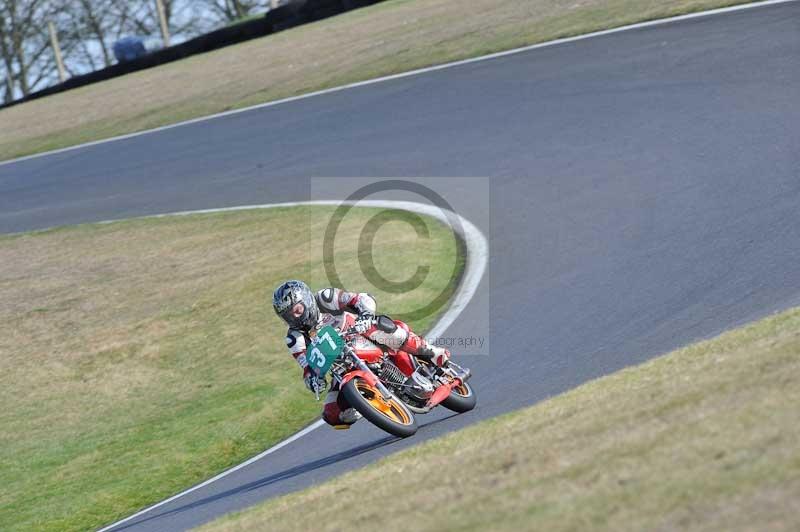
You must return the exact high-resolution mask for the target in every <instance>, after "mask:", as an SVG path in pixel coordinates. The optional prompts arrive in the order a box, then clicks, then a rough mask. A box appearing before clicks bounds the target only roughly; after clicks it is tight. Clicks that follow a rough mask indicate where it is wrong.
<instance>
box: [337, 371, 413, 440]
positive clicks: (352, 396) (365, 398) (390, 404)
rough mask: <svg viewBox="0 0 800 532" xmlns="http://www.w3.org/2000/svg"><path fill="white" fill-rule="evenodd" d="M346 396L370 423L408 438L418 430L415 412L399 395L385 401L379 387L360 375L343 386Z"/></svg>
mask: <svg viewBox="0 0 800 532" xmlns="http://www.w3.org/2000/svg"><path fill="white" fill-rule="evenodd" d="M342 393H343V394H344V398H345V399H346V400H347V402H348V403H350V406H352V407H353V408H355V409H356V410H358V411H359V412H360V413H361V415H362V416H364V417H365V418H366V419H367V420H368V421H369V422H370V423H372V424H373V425H375V426H376V427H378V428H380V429H382V430H385V431H386V432H388V433H389V434H392V435H394V436H397V437H400V438H408V437H409V436H413V435H414V434H415V433H416V432H417V421H416V419H414V414H413V413H412V412H411V410H409V409H408V407H407V406H406V405H405V404H404V403H403V402H402V401H401V400H400V399H398V398H397V397H395V396H391V397H390V398H389V400H388V401H385V400H384V399H383V397H382V396H381V393H380V392H379V391H378V389H377V388H375V387H374V386H372V385H370V384H369V383H368V382H367V381H365V380H364V379H362V378H360V377H355V378H353V379H352V380H349V381H348V382H347V384H345V385H344V386H342Z"/></svg>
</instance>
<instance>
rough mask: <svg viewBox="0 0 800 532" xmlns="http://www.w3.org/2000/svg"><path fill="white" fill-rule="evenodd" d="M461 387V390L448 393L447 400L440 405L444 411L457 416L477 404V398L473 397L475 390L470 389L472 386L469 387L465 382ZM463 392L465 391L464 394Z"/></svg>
mask: <svg viewBox="0 0 800 532" xmlns="http://www.w3.org/2000/svg"><path fill="white" fill-rule="evenodd" d="M461 387H462V389H461V390H459V389H458V388H456V389H454V390H453V391H452V392H450V395H448V396H447V399H445V400H444V401H442V402H441V403H440V404H441V405H442V406H443V407H445V408H446V409H448V410H452V411H453V412H458V413H459V414H463V413H464V412H469V411H470V410H472V409H473V408H475V405H477V404H478V397H477V396H476V395H475V390H473V389H472V386H470V385H469V383H468V382H465V383H464V384H462V385H461ZM464 391H466V394H465V393H464Z"/></svg>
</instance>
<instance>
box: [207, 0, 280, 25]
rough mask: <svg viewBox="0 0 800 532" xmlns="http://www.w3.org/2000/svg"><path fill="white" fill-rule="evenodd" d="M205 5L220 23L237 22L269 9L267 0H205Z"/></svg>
mask: <svg viewBox="0 0 800 532" xmlns="http://www.w3.org/2000/svg"><path fill="white" fill-rule="evenodd" d="M205 4H206V5H207V6H208V8H209V10H210V11H211V12H212V13H214V14H216V16H217V17H218V18H219V20H220V21H221V22H232V21H234V20H239V19H241V18H244V17H247V16H249V15H252V14H254V13H256V12H258V11H266V10H267V9H269V7H270V1H269V0H260V1H259V0H205Z"/></svg>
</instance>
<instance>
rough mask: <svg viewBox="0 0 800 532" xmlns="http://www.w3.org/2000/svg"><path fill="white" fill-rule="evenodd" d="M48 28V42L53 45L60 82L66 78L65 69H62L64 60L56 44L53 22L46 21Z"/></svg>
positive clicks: (56, 36)
mask: <svg viewBox="0 0 800 532" xmlns="http://www.w3.org/2000/svg"><path fill="white" fill-rule="evenodd" d="M47 27H48V29H49V30H50V44H51V45H52V46H53V53H54V54H55V56H56V65H58V79H59V80H60V81H61V83H64V82H65V81H66V80H67V71H66V70H65V69H64V60H63V59H62V58H61V45H59V44H58V35H57V34H56V27H55V25H53V22H52V21H50V22H48V23H47Z"/></svg>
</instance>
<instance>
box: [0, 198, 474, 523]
mask: <svg viewBox="0 0 800 532" xmlns="http://www.w3.org/2000/svg"><path fill="white" fill-rule="evenodd" d="M331 212H332V210H331V208H327V207H326V208H320V207H316V208H313V209H312V208H295V209H271V210H261V211H244V212H236V213H227V214H214V215H195V216H187V217H171V218H163V219H143V220H134V221H128V222H120V223H113V224H97V225H85V226H77V227H70V228H64V229H56V230H52V231H45V232H39V233H31V234H23V235H15V236H4V237H0V265H2V268H1V269H0V329H1V330H0V401H1V402H2V404H3V409H2V411H0V424H1V425H2V427H3V431H2V433H0V484H2V486H3V489H2V490H0V529H2V530H32V529H36V530H59V531H60V530H87V529H91V528H93V527H98V526H99V525H102V524H104V523H108V522H110V521H112V520H114V519H115V518H119V517H123V516H125V515H127V514H130V513H132V512H133V511H134V510H136V509H138V508H140V507H142V506H145V505H147V504H149V503H153V502H155V501H157V500H159V499H161V498H163V497H165V496H168V495H170V494H173V493H175V492H177V491H179V490H180V489H182V488H185V487H188V486H189V485H191V484H193V483H196V482H198V481H200V480H202V479H204V478H208V477H209V476H211V475H213V474H215V473H216V472H219V471H220V470H222V469H224V468H226V467H228V466H230V465H232V464H234V463H237V462H239V461H241V460H242V459H244V458H246V457H248V456H252V455H253V454H256V453H257V452H259V451H261V450H263V449H265V448H266V447H268V446H270V445H271V444H272V443H274V442H276V441H277V440H279V439H281V438H283V437H285V436H288V435H289V434H291V433H292V432H294V431H296V430H297V429H299V428H300V427H301V426H302V425H304V424H306V423H308V422H310V421H311V420H313V419H314V418H316V416H317V415H318V413H319V410H320V405H319V404H317V403H316V402H315V401H314V399H313V396H311V395H310V394H308V393H307V392H306V391H305V389H304V387H303V385H302V382H301V380H300V379H299V369H298V368H297V366H296V363H295V362H294V361H293V360H292V359H291V357H289V356H288V354H287V353H286V347H285V343H284V335H285V332H286V329H285V326H283V325H281V323H280V321H279V320H278V318H276V317H275V316H274V315H273V313H272V310H271V306H270V304H269V299H268V297H269V296H270V294H271V289H272V287H274V286H275V285H276V284H277V283H278V282H280V281H283V280H285V279H286V278H292V277H299V278H303V279H306V280H308V281H309V282H310V283H312V285H313V286H319V287H321V286H320V285H322V286H325V285H326V283H325V280H324V279H325V277H324V271H323V266H322V261H321V251H319V252H317V251H316V250H321V238H322V234H323V229H324V227H325V222H326V220H327V218H326V217H327V216H328V215H329V214H330V213H331ZM376 212H377V211H376V210H374V209H354V210H353V211H351V214H349V215H348V216H347V218H346V219H345V221H344V223H343V224H342V227H341V229H340V231H341V232H340V233H339V234H340V235H353V236H354V238H350V239H347V238H344V237H341V236H340V238H338V239H337V247H336V258H337V267H338V270H339V271H340V272H341V273H342V277H343V278H344V281H345V283H347V286H348V287H365V288H369V289H370V291H371V292H376V294H375V295H376V296H377V297H378V301H379V304H380V308H382V309H383V310H384V311H386V312H390V313H392V312H402V311H403V310H409V309H411V308H417V307H418V306H420V303H422V302H425V301H427V298H429V297H430V294H432V293H433V294H436V293H439V292H440V291H441V290H443V289H445V288H446V287H448V286H450V290H452V289H453V286H452V284H451V279H450V276H449V275H448V274H449V272H451V271H452V268H453V264H454V263H458V264H460V261H461V259H460V258H459V251H458V249H457V245H456V242H455V241H454V239H453V237H452V235H451V234H450V233H449V232H448V231H447V230H446V229H445V228H444V227H443V226H441V225H440V224H439V223H438V222H435V221H433V220H429V219H426V220H427V223H428V227H429V230H430V234H431V239H430V240H420V239H417V237H416V234H415V233H414V232H413V231H412V232H411V234H408V233H409V231H408V227H407V226H405V225H403V224H401V223H398V222H393V223H389V224H387V225H385V226H384V227H383V228H382V229H381V236H382V237H383V239H381V240H376V247H375V249H374V253H375V256H376V259H378V268H379V271H380V272H381V273H382V274H383V275H384V276H385V277H387V278H389V279H404V278H407V277H408V276H409V275H410V274H411V273H413V272H414V271H415V269H416V267H417V264H416V263H411V262H410V261H409V260H408V257H418V256H426V257H430V260H431V262H430V264H431V265H432V272H434V273H432V274H431V275H430V276H429V277H428V278H427V279H426V281H425V283H424V284H423V286H422V287H420V289H419V290H416V291H414V292H412V293H408V294H387V293H381V292H380V290H375V289H374V287H372V286H371V285H369V284H367V283H365V281H364V280H363V279H360V271H359V270H358V267H357V264H358V263H357V241H358V235H359V233H360V229H361V227H362V225H363V223H364V222H366V220H367V219H368V218H370V217H371V216H372V215H374V214H375V213H376ZM402 246H407V247H408V249H410V250H412V251H413V252H411V253H409V252H407V251H404V250H402ZM345 274H346V275H345ZM433 318H434V317H433V316H431V317H428V318H425V319H421V320H419V321H418V322H417V323H415V324H414V325H415V326H416V327H418V328H423V329H424V328H425V327H427V326H428V325H429V324H430V322H431V320H432V319H433Z"/></svg>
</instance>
